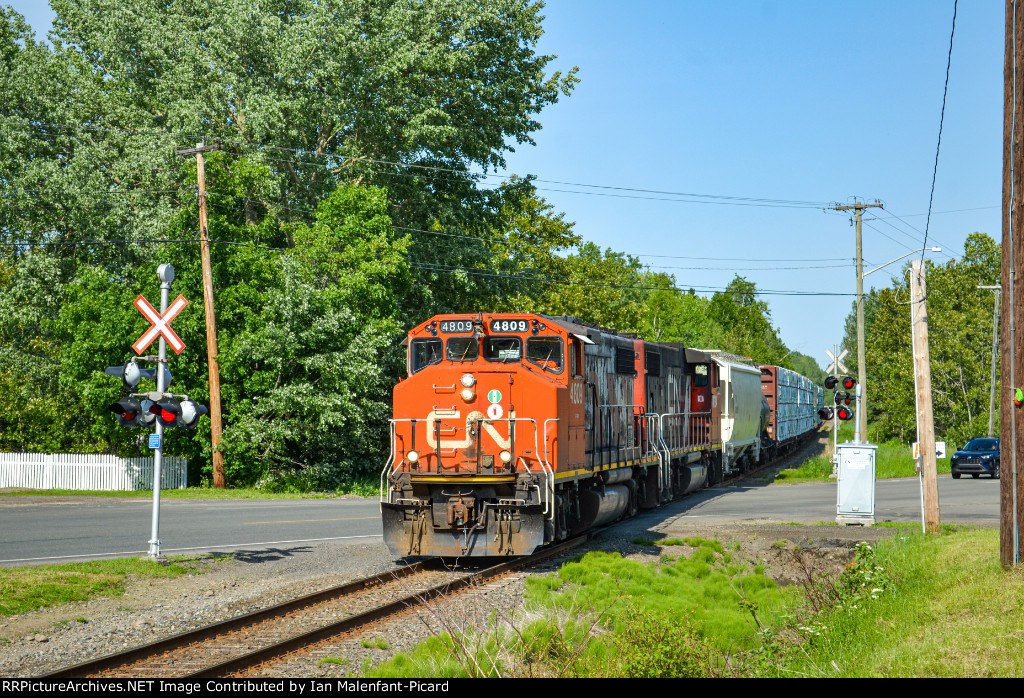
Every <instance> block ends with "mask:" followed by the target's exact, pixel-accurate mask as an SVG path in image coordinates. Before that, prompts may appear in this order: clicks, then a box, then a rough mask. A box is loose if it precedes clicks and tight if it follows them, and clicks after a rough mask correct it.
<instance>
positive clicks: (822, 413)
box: [818, 407, 835, 422]
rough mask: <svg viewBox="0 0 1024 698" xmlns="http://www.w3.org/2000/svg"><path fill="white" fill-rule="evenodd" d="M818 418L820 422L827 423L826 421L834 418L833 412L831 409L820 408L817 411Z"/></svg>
mask: <svg viewBox="0 0 1024 698" xmlns="http://www.w3.org/2000/svg"><path fill="white" fill-rule="evenodd" d="M818 416H819V417H820V418H821V419H822V421H826V422H827V421H828V420H830V419H832V417H834V416H835V412H833V411H832V408H831V407H822V408H821V409H820V410H818Z"/></svg>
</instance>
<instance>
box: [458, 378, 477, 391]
mask: <svg viewBox="0 0 1024 698" xmlns="http://www.w3.org/2000/svg"><path fill="white" fill-rule="evenodd" d="M461 382H462V385H463V386H465V387H466V388H472V387H473V386H474V385H476V378H474V377H473V374H472V373H464V374H462V380H461ZM463 394H465V393H463Z"/></svg>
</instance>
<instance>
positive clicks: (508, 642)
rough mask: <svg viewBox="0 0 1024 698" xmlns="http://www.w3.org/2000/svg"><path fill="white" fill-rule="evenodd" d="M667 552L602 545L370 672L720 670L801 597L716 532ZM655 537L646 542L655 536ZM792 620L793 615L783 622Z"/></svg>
mask: <svg viewBox="0 0 1024 698" xmlns="http://www.w3.org/2000/svg"><path fill="white" fill-rule="evenodd" d="M675 543H676V544H677V545H679V544H681V545H680V547H683V550H680V551H679V552H680V554H678V555H675V556H673V555H668V554H663V556H662V557H661V559H660V560H659V561H657V562H651V563H646V564H645V563H641V562H637V561H634V560H627V559H624V558H622V557H621V556H620V555H618V554H615V553H597V552H591V553H587V554H586V555H584V556H582V557H580V558H578V559H576V560H573V561H571V562H569V563H567V564H565V565H563V566H562V567H561V569H560V570H559V571H558V572H557V573H553V574H550V575H544V576H539V577H531V578H530V579H528V580H527V597H528V601H527V607H526V609H525V610H524V612H522V613H520V614H519V615H518V616H516V617H515V618H513V617H511V616H504V617H493V616H492V622H491V624H490V626H489V627H488V628H483V629H481V628H475V627H471V626H466V625H458V624H457V623H451V622H447V621H445V620H444V619H438V620H439V621H440V624H441V626H442V627H443V628H445V630H444V631H443V632H439V633H438V634H437V635H435V636H434V637H432V638H431V639H430V640H428V641H427V642H425V643H423V644H421V645H420V646H419V647H418V648H416V649H415V650H414V651H413V652H410V653H408V654H401V655H398V656H396V657H394V658H393V659H392V660H390V661H388V662H385V663H384V664H381V665H380V666H378V667H375V668H372V669H370V670H369V671H367V672H366V675H367V676H369V677H376V678H391V677H425V676H430V677H458V676H471V677H480V676H489V677H498V676H502V677H551V676H565V677H589V678H598V677H621V676H625V677H647V678H654V677H684V676H692V677H709V676H720V675H726V674H727V673H729V672H730V671H731V669H729V668H728V667H727V665H726V661H725V659H724V658H725V657H726V656H731V655H735V654H737V653H745V652H750V651H753V650H754V649H756V648H757V647H758V646H759V645H760V641H759V639H758V632H759V630H760V629H761V628H770V627H772V626H774V625H778V624H780V623H781V622H782V619H783V618H784V611H785V609H786V607H787V606H788V605H790V604H792V603H796V602H798V594H797V592H796V590H795V589H793V588H786V589H782V588H779V587H778V586H777V585H776V584H775V583H774V582H773V581H772V580H771V579H769V578H768V577H766V576H765V575H764V571H763V569H761V568H760V567H759V566H755V567H751V566H749V565H745V564H742V563H740V562H738V561H737V560H735V559H734V558H733V557H732V556H731V555H730V554H729V553H727V552H725V551H724V549H723V546H722V544H721V543H720V542H719V541H716V540H703V539H693V540H692V541H691V542H681V541H679V542H675ZM644 544H646V542H645V543H644ZM779 627H781V625H780V626H779Z"/></svg>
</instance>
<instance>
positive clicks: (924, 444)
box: [910, 259, 939, 533]
mask: <svg viewBox="0 0 1024 698" xmlns="http://www.w3.org/2000/svg"><path fill="white" fill-rule="evenodd" d="M927 299H928V288H927V283H926V281H925V276H924V261H923V260H920V259H915V260H913V261H911V262H910V322H911V324H912V325H913V333H912V334H913V342H914V386H915V388H916V392H917V443H918V448H919V449H920V458H921V461H920V462H921V476H922V480H921V482H922V489H923V491H924V522H925V530H926V531H927V532H928V533H938V532H939V481H938V475H937V471H936V463H935V420H934V417H933V415H932V369H931V364H930V358H929V354H928V303H927Z"/></svg>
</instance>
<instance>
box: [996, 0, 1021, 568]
mask: <svg viewBox="0 0 1024 698" xmlns="http://www.w3.org/2000/svg"><path fill="white" fill-rule="evenodd" d="M1005 30H1006V38H1005V44H1004V45H1005V51H1004V54H1003V236H1002V256H1003V265H1002V266H1003V268H1002V281H1001V284H1000V285H1001V286H1002V287H1003V293H1004V298H1003V308H1002V331H1001V334H1000V340H1001V341H1000V343H1001V351H1002V355H1001V356H1002V369H1001V379H1000V384H1001V390H1000V391H999V392H1000V400H999V406H1000V432H999V433H1000V437H1001V441H1000V458H999V460H1000V469H1001V471H1002V472H1001V482H1000V487H999V561H1000V563H1002V565H1003V566H1004V567H1010V566H1012V565H1017V564H1018V563H1019V562H1020V560H1021V552H1022V550H1021V535H1020V533H1021V528H1022V525H1024V522H1022V520H1021V517H1022V512H1024V502H1022V497H1024V481H1022V473H1021V468H1020V467H1019V465H1018V464H1019V458H1020V456H1021V455H1022V454H1024V428H1018V424H1017V423H1018V422H1019V421H1020V420H1021V418H1022V415H1021V412H1020V408H1018V407H1017V406H1016V405H1015V404H1014V401H1013V393H1014V390H1015V389H1016V388H1017V387H1020V383H1019V382H1018V381H1020V380H1021V379H1022V378H1024V352H1019V351H1017V347H1016V328H1017V324H1018V323H1022V322H1024V302H1022V301H1021V299H1020V297H1018V296H1017V294H1016V292H1015V288H1014V282H1015V280H1016V277H1017V276H1018V274H1017V272H1022V273H1024V245H1021V239H1022V238H1021V235H1022V234H1024V206H1022V203H1021V196H1022V195H1024V100H1022V99H1021V98H1020V95H1021V94H1022V90H1024V11H1022V8H1018V7H1017V6H1016V0H1007V2H1006V23H1005ZM1021 426H1022V427H1024V425H1021Z"/></svg>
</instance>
